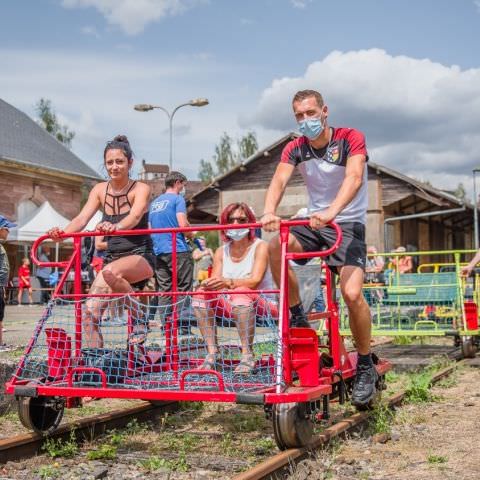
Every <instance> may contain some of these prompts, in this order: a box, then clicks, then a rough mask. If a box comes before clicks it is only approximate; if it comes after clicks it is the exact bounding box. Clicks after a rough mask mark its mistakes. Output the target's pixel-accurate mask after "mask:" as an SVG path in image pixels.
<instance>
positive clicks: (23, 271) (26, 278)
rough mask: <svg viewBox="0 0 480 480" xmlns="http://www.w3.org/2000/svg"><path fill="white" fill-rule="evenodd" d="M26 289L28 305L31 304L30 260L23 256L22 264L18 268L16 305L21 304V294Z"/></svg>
mask: <svg viewBox="0 0 480 480" xmlns="http://www.w3.org/2000/svg"><path fill="white" fill-rule="evenodd" d="M24 290H27V291H28V303H29V305H30V306H32V305H33V299H32V284H31V281H30V260H29V259H28V258H24V259H23V260H22V265H21V267H20V268H19V269H18V306H19V307H20V306H21V305H22V296H23V291H24Z"/></svg>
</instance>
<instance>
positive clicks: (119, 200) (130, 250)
mask: <svg viewBox="0 0 480 480" xmlns="http://www.w3.org/2000/svg"><path fill="white" fill-rule="evenodd" d="M136 183H137V182H136V181H134V182H133V183H132V184H131V185H130V188H129V189H128V190H127V192H126V193H122V194H120V195H113V194H112V193H109V192H108V187H109V186H110V182H108V183H107V188H106V189H105V199H104V202H103V210H104V211H103V217H102V221H103V222H110V223H113V224H115V223H119V222H121V220H123V219H124V218H125V217H126V216H127V215H128V214H129V213H130V209H131V208H132V205H131V204H130V200H129V199H128V194H129V192H130V191H131V190H132V188H133V187H134V186H135V185H136ZM125 205H128V206H129V207H130V208H129V210H128V211H127V212H124V213H119V212H120V211H121V210H122V208H124V207H125ZM106 206H108V207H109V208H110V209H111V211H112V212H113V214H112V215H108V214H107V213H105V207H106ZM145 228H148V212H145V214H144V215H143V217H142V218H141V220H140V222H138V224H137V225H136V226H135V227H133V228H131V230H143V229H145ZM151 251H152V239H151V237H150V235H128V236H124V237H122V236H120V235H114V236H108V237H107V250H106V252H105V253H106V254H107V255H109V256H111V257H113V258H115V257H117V256H123V255H122V254H134V253H137V254H142V253H147V252H151Z"/></svg>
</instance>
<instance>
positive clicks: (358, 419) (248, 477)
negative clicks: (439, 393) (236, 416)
mask: <svg viewBox="0 0 480 480" xmlns="http://www.w3.org/2000/svg"><path fill="white" fill-rule="evenodd" d="M457 365H458V364H457ZM455 368H456V365H452V366H450V367H447V368H445V369H443V370H441V371H439V372H437V373H436V374H435V375H434V376H433V378H432V380H431V384H432V385H433V384H435V383H437V382H439V381H440V380H442V379H443V378H445V377H447V376H448V375H450V374H451V373H452V372H453V371H454V370H455ZM404 397H405V392H398V393H396V394H394V395H392V396H391V397H389V398H388V399H387V400H386V403H388V405H389V406H390V407H394V406H398V405H400V404H401V403H402V402H403V400H404ZM369 416H370V414H369V412H357V413H355V414H353V415H351V416H349V417H347V418H344V419H343V420H341V421H339V422H338V423H336V424H335V425H332V426H331V427H328V428H326V429H325V430H323V432H322V433H321V434H320V435H318V436H317V437H316V438H315V439H314V441H313V442H312V443H311V444H310V445H309V446H308V447H304V448H291V449H288V450H284V451H283V452H280V453H277V454H276V455H274V456H272V457H270V458H268V459H266V460H265V461H263V462H261V463H259V464H258V465H256V466H255V467H253V468H251V469H250V470H247V471H245V472H242V473H241V474H239V475H237V476H235V477H233V479H232V480H268V479H272V480H278V479H279V478H282V476H283V475H285V474H286V472H287V471H288V470H290V469H291V466H292V464H296V463H298V462H299V461H300V460H302V459H304V458H306V457H307V456H309V455H310V454H311V453H312V452H313V451H315V450H317V449H319V448H321V447H323V446H325V445H327V444H328V443H329V442H330V441H331V440H332V439H334V438H336V437H339V436H341V435H342V434H344V433H345V432H347V431H349V430H352V429H354V428H355V427H358V426H359V425H361V424H362V423H364V422H366V421H367V420H368V418H369Z"/></svg>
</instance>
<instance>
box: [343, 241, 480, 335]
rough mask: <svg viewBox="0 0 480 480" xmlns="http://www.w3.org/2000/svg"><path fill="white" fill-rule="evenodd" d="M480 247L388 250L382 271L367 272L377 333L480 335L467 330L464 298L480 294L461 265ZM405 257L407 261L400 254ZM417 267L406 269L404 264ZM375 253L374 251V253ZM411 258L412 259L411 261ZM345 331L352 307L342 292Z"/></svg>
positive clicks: (366, 290)
mask: <svg viewBox="0 0 480 480" xmlns="http://www.w3.org/2000/svg"><path fill="white" fill-rule="evenodd" d="M473 253H474V251H472V250H463V251H453V250H451V251H432V252H405V253H382V254H377V255H376V256H377V257H380V258H383V259H385V267H384V268H383V269H382V271H381V272H379V273H376V274H372V273H371V274H369V275H366V278H368V279H369V280H370V281H369V282H368V283H365V285H364V289H363V292H364V296H365V298H366V300H367V302H368V304H369V306H370V310H371V315H372V326H373V328H372V333H373V335H376V336H439V335H448V334H452V335H479V334H480V332H479V331H478V330H475V331H472V330H467V328H466V322H465V312H464V301H465V300H466V299H467V300H472V299H473V300H477V294H478V292H476V291H475V288H474V282H473V280H472V279H465V278H464V277H462V276H461V274H460V271H461V267H462V266H464V265H466V264H467V263H468V262H469V260H470V259H471V258H472V256H473ZM402 257H403V258H404V261H403V262H401V261H400V259H401V258H402ZM407 257H410V260H411V264H412V269H411V271H409V272H406V273H401V272H400V268H399V266H400V265H401V264H402V263H403V264H404V265H405V264H409V263H410V261H409V260H408V259H407ZM371 258H373V257H370V256H369V259H371ZM406 259H407V261H405V260H406ZM340 318H341V327H342V333H343V334H344V335H349V334H350V331H349V323H348V309H347V308H346V306H345V304H344V302H343V300H342V299H341V298H340Z"/></svg>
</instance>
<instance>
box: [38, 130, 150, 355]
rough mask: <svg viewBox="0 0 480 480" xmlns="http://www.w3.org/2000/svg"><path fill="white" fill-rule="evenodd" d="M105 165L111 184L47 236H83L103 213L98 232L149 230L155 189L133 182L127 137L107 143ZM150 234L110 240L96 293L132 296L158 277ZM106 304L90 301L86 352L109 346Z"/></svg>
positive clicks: (101, 186) (93, 192) (93, 193)
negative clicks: (104, 317) (135, 289)
mask: <svg viewBox="0 0 480 480" xmlns="http://www.w3.org/2000/svg"><path fill="white" fill-rule="evenodd" d="M104 163H105V168H106V170H107V172H108V175H109V177H110V179H109V180H108V181H107V182H100V183H97V184H96V185H95V186H94V187H93V189H92V190H91V191H90V194H89V196H88V200H87V203H86V204H85V205H84V207H83V208H82V210H81V212H80V213H79V214H78V215H77V216H76V217H75V218H74V219H73V220H72V221H71V222H70V223H69V224H68V225H67V226H66V227H65V230H61V229H60V228H58V227H54V228H52V229H51V230H49V231H48V232H47V233H48V235H50V236H51V237H52V238H53V239H54V240H56V239H58V237H59V235H61V234H62V233H73V232H80V231H82V230H83V229H84V228H85V226H86V225H87V223H88V222H89V220H90V219H91V218H92V217H93V216H94V215H95V213H96V212H97V210H99V209H101V210H103V218H102V221H101V222H100V223H99V224H98V225H97V227H96V229H97V230H98V231H101V232H103V233H105V234H106V235H108V234H109V233H112V232H115V231H116V230H136V229H145V228H148V203H149V200H150V187H149V186H148V185H146V184H145V183H142V182H137V181H134V180H131V179H130V176H129V171H130V169H131V167H132V163H133V158H132V150H131V148H130V144H129V142H128V139H127V137H125V136H123V135H117V136H116V137H115V138H114V139H113V140H112V141H111V142H108V143H107V146H106V147H105V151H104ZM151 242H152V241H151V238H150V235H133V236H108V237H107V250H106V251H105V259H104V268H103V270H102V271H101V272H99V274H98V275H97V276H96V278H95V280H94V282H93V284H92V287H91V289H90V293H96V294H98V293H109V292H115V293H129V292H132V291H133V288H132V285H133V286H137V285H138V286H143V285H141V284H142V283H146V282H147V281H148V279H149V278H150V277H152V276H153V272H154V268H155V263H154V262H155V256H154V255H153V252H152V243H151ZM106 305H107V301H106V300H102V299H101V298H91V299H89V300H88V301H87V305H86V307H87V308H86V312H85V318H84V325H83V326H84V328H83V342H82V344H83V345H82V346H83V347H84V348H100V347H102V346H103V338H102V333H101V331H100V319H101V316H102V312H103V310H104V309H105V307H106Z"/></svg>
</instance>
